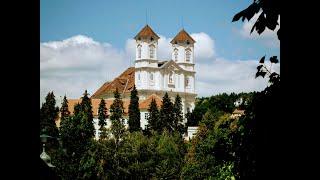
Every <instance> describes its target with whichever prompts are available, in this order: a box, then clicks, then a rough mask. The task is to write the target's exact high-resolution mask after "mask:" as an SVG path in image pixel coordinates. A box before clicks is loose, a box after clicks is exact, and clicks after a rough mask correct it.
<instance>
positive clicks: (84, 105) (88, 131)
mask: <svg viewBox="0 0 320 180" xmlns="http://www.w3.org/2000/svg"><path fill="white" fill-rule="evenodd" d="M81 99H82V101H81V103H80V105H81V112H82V115H83V116H84V117H83V118H82V121H81V125H82V126H83V131H82V133H83V138H84V139H86V140H89V139H90V138H92V137H94V132H95V128H94V125H93V112H92V104H91V99H90V98H89V94H88V92H87V90H85V92H84V94H83V97H82V98H81Z"/></svg>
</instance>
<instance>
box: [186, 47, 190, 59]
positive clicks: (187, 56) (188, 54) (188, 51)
mask: <svg viewBox="0 0 320 180" xmlns="http://www.w3.org/2000/svg"><path fill="white" fill-rule="evenodd" d="M190 58H191V50H190V49H186V62H190Z"/></svg>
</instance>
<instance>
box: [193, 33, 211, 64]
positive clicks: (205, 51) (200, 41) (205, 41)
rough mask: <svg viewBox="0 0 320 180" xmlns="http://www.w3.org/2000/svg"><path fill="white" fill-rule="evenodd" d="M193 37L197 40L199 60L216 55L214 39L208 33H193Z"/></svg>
mask: <svg viewBox="0 0 320 180" xmlns="http://www.w3.org/2000/svg"><path fill="white" fill-rule="evenodd" d="M191 37H192V38H193V39H194V40H195V41H196V43H195V45H194V53H195V58H196V59H197V60H198V61H199V60H200V61H201V60H204V59H207V58H211V57H213V56H214V55H215V47H214V40H213V39H212V38H211V37H210V36H209V35H208V34H206V33H203V32H200V33H193V34H191Z"/></svg>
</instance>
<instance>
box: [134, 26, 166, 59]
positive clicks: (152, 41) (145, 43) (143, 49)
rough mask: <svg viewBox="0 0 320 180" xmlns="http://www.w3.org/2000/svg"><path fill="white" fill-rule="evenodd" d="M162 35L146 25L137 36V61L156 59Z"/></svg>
mask: <svg viewBox="0 0 320 180" xmlns="http://www.w3.org/2000/svg"><path fill="white" fill-rule="evenodd" d="M159 38H160V37H159V36H158V35H157V34H156V33H155V32H154V31H153V30H152V29H151V27H150V26H149V25H146V26H145V27H144V28H143V29H142V30H141V31H140V32H139V33H138V34H137V35H136V36H135V37H134V39H135V40H136V61H144V60H156V59H157V49H158V39H159Z"/></svg>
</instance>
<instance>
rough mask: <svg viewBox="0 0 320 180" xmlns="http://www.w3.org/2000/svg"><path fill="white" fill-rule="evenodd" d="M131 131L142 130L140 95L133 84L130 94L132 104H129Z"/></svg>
mask: <svg viewBox="0 0 320 180" xmlns="http://www.w3.org/2000/svg"><path fill="white" fill-rule="evenodd" d="M128 124H129V131H130V132H134V131H140V130H141V127H140V109H139V97H138V91H137V89H136V86H133V90H132V91H131V96H130V104H129V120H128Z"/></svg>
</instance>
